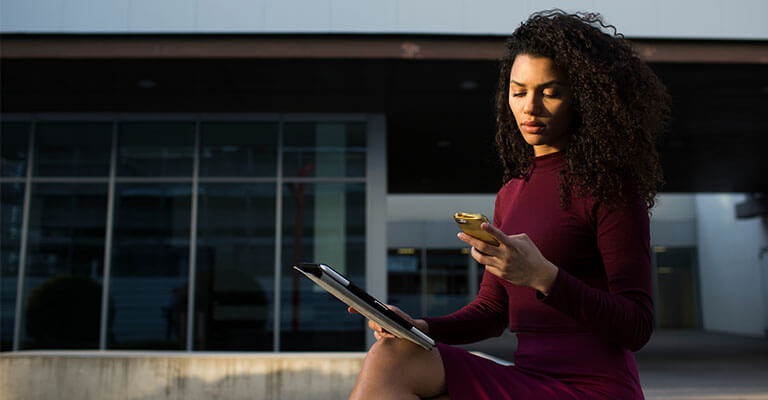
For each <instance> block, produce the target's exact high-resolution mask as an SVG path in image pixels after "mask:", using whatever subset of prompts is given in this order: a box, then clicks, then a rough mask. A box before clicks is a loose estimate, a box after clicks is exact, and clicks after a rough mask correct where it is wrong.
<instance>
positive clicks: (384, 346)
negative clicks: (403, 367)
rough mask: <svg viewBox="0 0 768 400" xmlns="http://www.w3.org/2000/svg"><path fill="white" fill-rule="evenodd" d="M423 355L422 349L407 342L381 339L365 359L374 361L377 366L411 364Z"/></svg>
mask: <svg viewBox="0 0 768 400" xmlns="http://www.w3.org/2000/svg"><path fill="white" fill-rule="evenodd" d="M425 353H426V352H425V351H424V349H422V348H421V347H419V346H418V345H416V344H414V343H412V342H410V341H408V340H403V339H394V338H383V339H381V340H378V341H376V343H374V345H373V346H372V347H371V349H370V350H369V351H368V356H367V357H366V358H372V359H375V361H376V362H377V364H380V363H386V364H392V365H398V364H411V363H413V362H414V360H416V359H419V358H420V357H419V356H424V355H425Z"/></svg>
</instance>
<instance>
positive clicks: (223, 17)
mask: <svg viewBox="0 0 768 400" xmlns="http://www.w3.org/2000/svg"><path fill="white" fill-rule="evenodd" d="M232 10H240V12H232ZM265 13H266V2H265V1H264V0H197V21H198V26H200V27H207V29H210V30H211V31H214V32H231V33H239V32H259V31H263V30H264V26H265V23H266V22H265V21H266V15H265Z"/></svg>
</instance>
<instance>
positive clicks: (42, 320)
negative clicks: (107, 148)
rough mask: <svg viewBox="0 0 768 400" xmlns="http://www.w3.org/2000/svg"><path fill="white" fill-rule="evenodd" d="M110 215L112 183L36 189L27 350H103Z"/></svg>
mask: <svg viewBox="0 0 768 400" xmlns="http://www.w3.org/2000/svg"><path fill="white" fill-rule="evenodd" d="M106 215H107V185H106V184H69V183H57V184H48V183H45V184H42V183H41V184H33V185H32V198H31V205H30V211H29V235H28V246H29V247H28V251H27V267H26V275H25V280H24V283H25V284H24V297H25V303H24V315H23V319H24V321H23V322H22V327H23V330H22V335H21V340H20V346H21V347H22V348H24V349H51V348H57V349H84V348H97V347H98V345H99V321H100V316H101V297H102V288H101V282H102V276H103V264H104V237H105V229H106V228H105V222H106Z"/></svg>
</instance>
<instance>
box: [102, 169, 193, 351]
mask: <svg viewBox="0 0 768 400" xmlns="http://www.w3.org/2000/svg"><path fill="white" fill-rule="evenodd" d="M190 208H191V185H190V184H167V183H156V184H119V185H116V187H115V216H114V234H113V244H112V275H111V278H110V302H111V304H110V308H111V310H114V311H113V312H112V318H111V319H112V324H111V326H110V328H109V330H108V347H110V348H120V349H182V348H185V346H186V316H187V291H188V287H187V281H188V274H189V235H190V220H191V219H190V212H191V211H190Z"/></svg>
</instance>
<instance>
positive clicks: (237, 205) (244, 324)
mask: <svg viewBox="0 0 768 400" xmlns="http://www.w3.org/2000/svg"><path fill="white" fill-rule="evenodd" d="M198 204H199V211H198V215H199V217H198V225H197V228H198V229H197V270H196V271H197V275H196V282H195V284H196V290H195V310H196V315H195V319H196V321H197V322H196V323H195V349H196V350H272V348H273V347H272V344H273V331H274V315H273V304H274V303H273V298H274V276H275V260H274V255H275V185H274V184H273V183H270V184H232V183H223V184H221V183H216V184H213V183H211V184H201V185H200V186H199V200H198Z"/></svg>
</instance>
